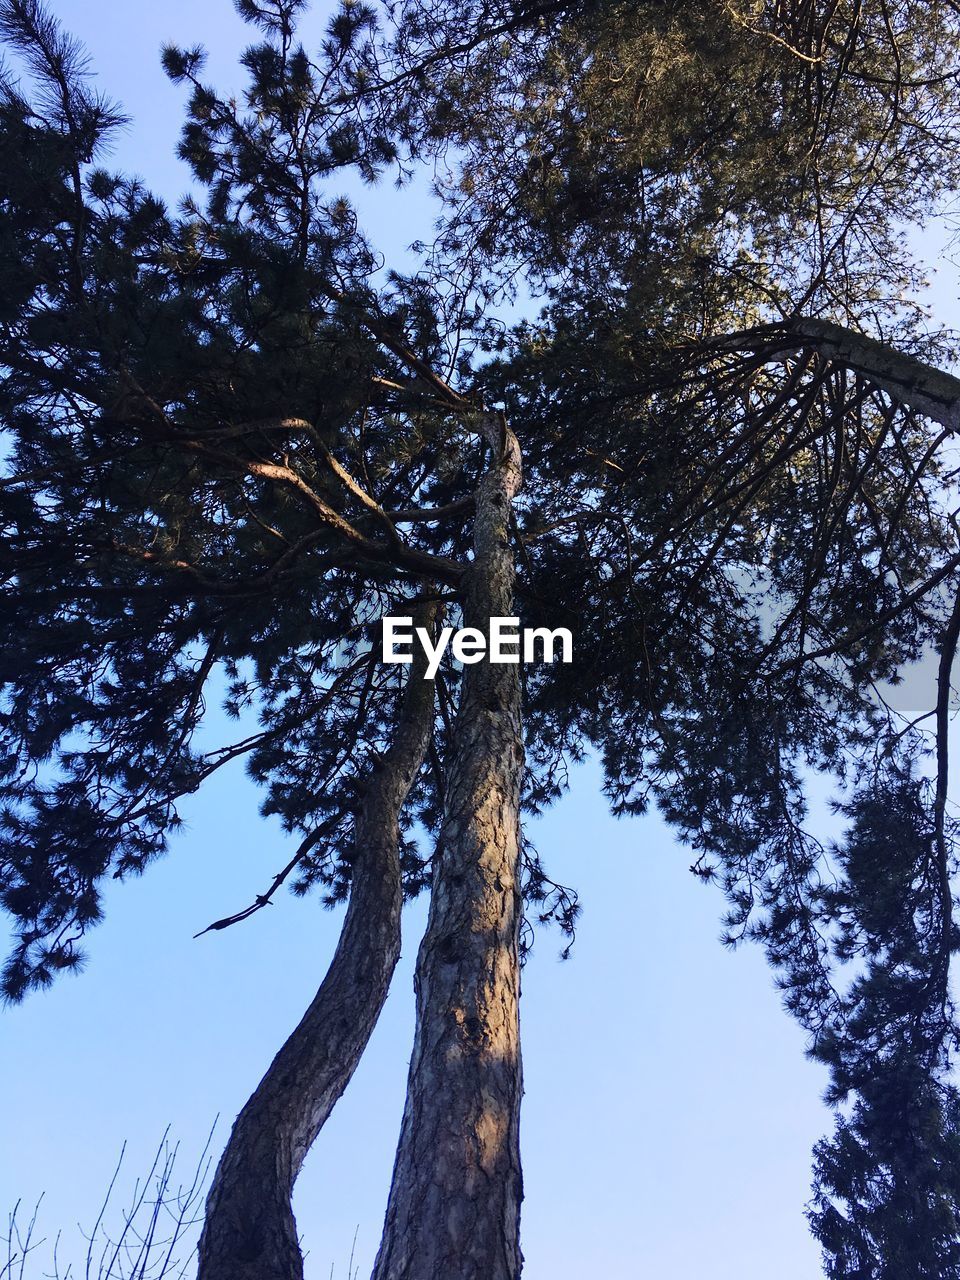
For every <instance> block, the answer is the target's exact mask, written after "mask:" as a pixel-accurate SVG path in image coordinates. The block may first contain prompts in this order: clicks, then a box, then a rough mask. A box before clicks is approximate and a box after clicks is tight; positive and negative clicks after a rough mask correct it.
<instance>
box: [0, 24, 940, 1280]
mask: <svg viewBox="0 0 960 1280" xmlns="http://www.w3.org/2000/svg"><path fill="white" fill-rule="evenodd" d="M51 7H52V9H53V11H54V12H55V13H56V14H57V15H58V16H59V17H60V18H61V19H62V20H63V22H64V24H65V25H66V26H67V27H68V28H69V29H71V30H72V31H73V32H74V33H75V34H76V35H78V36H79V37H80V38H81V39H82V40H83V41H84V43H85V44H86V45H87V47H88V49H89V51H90V53H91V55H92V60H93V64H94V66H95V67H96V68H97V69H98V70H99V71H100V73H101V75H100V81H101V84H102V86H103V88H104V89H105V90H106V91H107V92H109V93H110V94H111V95H112V96H114V97H115V98H118V99H119V100H120V101H121V102H122V104H123V105H124V107H125V108H126V110H127V111H128V112H129V114H130V115H131V116H132V117H133V124H132V125H131V127H130V128H129V129H128V130H126V131H125V132H124V134H123V135H122V136H121V137H120V139H119V140H118V144H117V147H116V150H115V154H114V157H113V160H114V162H115V163H116V164H117V165H118V166H120V167H123V168H126V169H133V170H136V171H139V172H140V173H141V174H142V175H143V176H144V178H145V179H146V180H147V182H148V185H150V186H151V187H153V188H154V189H155V190H157V191H159V192H161V193H162V194H164V195H166V196H168V197H175V196H176V195H177V194H178V193H179V191H181V190H182V189H183V188H184V186H185V184H186V181H187V177H186V174H185V172H184V171H183V169H182V167H181V166H180V165H179V164H178V162H177V161H176V160H175V158H174V156H173V148H174V145H175V142H176V137H177V133H178V128H179V122H180V118H181V105H182V101H183V94H182V92H181V90H179V89H177V88H175V87H173V86H171V85H170V84H169V83H168V82H167V81H166V79H165V78H164V77H163V75H162V73H161V72H160V69H159V57H158V53H159V47H160V44H161V43H162V42H163V41H164V40H176V41H181V42H183V43H188V44H190V43H195V42H202V43H205V44H206V45H207V46H208V47H209V48H210V50H211V60H210V66H209V72H210V77H211V78H212V79H213V80H215V81H216V82H217V83H218V84H220V85H221V86H222V87H226V86H229V85H231V84H232V85H234V86H237V87H239V86H240V85H241V84H242V78H241V75H240V73H239V71H237V69H236V54H237V51H238V50H239V48H241V47H242V45H243V44H244V43H245V42H246V41H247V40H248V39H249V34H248V31H247V29H245V28H244V27H243V26H242V24H241V23H240V22H239V21H238V19H237V18H236V16H235V14H234V11H233V7H232V5H231V4H230V3H229V0H203V3H202V4H201V3H197V2H196V0H190V2H189V3H188V2H187V0H166V2H165V3H163V4H136V5H134V4H130V5H121V4H118V3H117V2H116V0H56V2H55V3H54V4H53V5H52V6H51ZM320 27H321V23H320V21H319V19H318V18H316V17H314V18H311V19H308V22H307V24H306V31H307V35H308V36H309V34H310V31H311V30H312V31H314V32H319V30H320ZM365 206H366V210H365V213H366V217H365V221H366V225H367V226H368V227H369V228H370V230H371V231H372V233H373V235H374V237H375V239H377V241H378V242H379V244H380V247H381V248H382V249H383V250H384V251H385V252H386V253H387V254H388V255H394V254H396V253H397V252H399V251H400V250H402V248H403V246H404V245H405V244H406V243H407V242H409V241H412V240H414V239H416V238H418V237H420V236H423V235H425V234H427V233H428V230H429V227H428V226H425V225H424V224H425V223H428V221H429V218H430V216H431V214H430V210H429V207H428V206H427V204H426V203H425V202H424V201H423V200H422V198H420V197H417V196H413V197H411V196H406V197H404V198H402V199H400V200H398V197H397V196H396V195H395V193H394V192H393V191H392V189H391V188H390V187H389V186H387V187H385V188H382V189H377V190H376V191H374V192H373V193H372V194H371V195H370V196H369V197H368V198H367V199H366V200H365ZM941 297H942V298H943V301H944V302H946V303H948V304H949V305H950V306H951V307H954V308H955V294H954V295H953V296H951V295H950V292H949V290H948V289H947V287H946V286H944V287H943V288H942V289H941ZM954 314H955V311H954ZM185 816H186V818H187V828H186V830H185V832H184V833H183V834H182V835H181V836H180V838H179V839H177V840H176V842H175V844H174V847H173V849H172V852H171V854H170V856H169V857H168V858H166V859H165V860H164V861H163V862H161V863H158V864H156V865H155V866H154V867H153V868H152V869H151V870H150V871H149V872H148V873H147V874H146V875H145V876H144V877H143V878H142V879H141V880H139V881H136V882H131V883H129V884H125V885H121V886H111V890H110V894H109V901H108V916H107V922H106V923H105V924H104V925H103V926H102V927H101V928H100V929H99V930H98V931H97V932H96V934H95V935H94V936H93V937H92V938H91V942H90V947H89V954H90V962H89V965H88V968H87V970H86V972H85V973H84V974H83V975H82V976H81V977H79V978H77V979H66V980H63V981H61V982H60V983H59V984H58V985H57V986H56V987H55V988H54V989H53V990H52V991H50V992H49V993H45V994H43V995H40V996H34V997H32V998H30V999H29V1000H28V1001H27V1003H26V1004H25V1005H23V1006H21V1007H19V1008H15V1009H9V1010H6V1011H4V1012H2V1013H0V1034H2V1036H3V1045H4V1052H3V1055H2V1058H0V1097H2V1098H3V1100H4V1102H3V1109H2V1112H0V1135H2V1136H0V1149H2V1150H4V1151H5V1152H6V1154H7V1159H6V1160H5V1161H4V1162H3V1168H2V1169H0V1214H2V1213H3V1212H4V1211H5V1209H6V1207H8V1206H10V1207H12V1205H13V1203H14V1202H15V1201H16V1200H17V1199H18V1198H22V1200H23V1202H24V1203H25V1204H27V1205H30V1204H32V1203H33V1201H35V1200H36V1198H37V1197H38V1196H39V1195H40V1193H41V1192H43V1193H45V1198H44V1205H43V1208H42V1212H41V1222H42V1225H43V1226H44V1228H45V1229H46V1230H47V1231H48V1232H55V1231H56V1230H57V1229H60V1228H62V1229H63V1230H64V1245H63V1250H64V1252H65V1253H66V1255H67V1256H70V1254H71V1246H73V1251H74V1252H79V1249H80V1245H81V1244H82V1241H81V1240H80V1237H79V1236H78V1235H77V1233H76V1232H75V1231H74V1230H73V1227H74V1224H75V1223H77V1222H78V1221H79V1222H80V1223H81V1224H84V1225H89V1224H90V1223H92V1221H93V1219H94V1217H95V1215H96V1209H97V1205H98V1203H99V1199H100V1196H101V1194H102V1191H103V1190H104V1188H105V1186H106V1184H107V1181H108V1180H109V1175H110V1172H111V1170H112V1167H113V1165H114V1163H115V1161H116V1157H117V1154H118V1152H119V1150H120V1147H121V1145H122V1143H123V1142H124V1141H125V1140H126V1141H127V1142H128V1159H127V1164H126V1166H125V1167H126V1175H121V1180H120V1185H121V1187H124V1186H126V1185H127V1181H128V1179H129V1180H132V1178H133V1176H134V1175H135V1174H136V1173H137V1172H139V1171H141V1170H142V1168H143V1167H144V1166H145V1164H146V1163H147V1162H148V1159H149V1156H150V1154H151V1153H152V1150H153V1148H154V1147H155V1146H156V1143H157V1141H158V1139H159V1137H160V1135H161V1133H162V1132H163V1130H164V1128H165V1127H166V1126H167V1125H168V1124H169V1125H170V1126H171V1128H172V1132H173V1133H174V1135H175V1136H176V1137H178V1138H179V1139H180V1140H181V1141H182V1143H183V1146H184V1151H185V1170H186V1165H187V1164H189V1157H190V1155H191V1153H193V1152H197V1151H199V1149H200V1147H201V1146H202V1144H203V1140H204V1137H205V1135H206V1133H207V1131H208V1129H209V1127H210V1125H211V1123H212V1122H213V1120H214V1117H215V1116H216V1115H217V1114H219V1115H220V1116H221V1121H220V1126H219V1141H222V1140H223V1139H224V1138H225V1136H226V1131H227V1128H228V1125H229V1122H230V1120H231V1119H232V1117H233V1115H234V1114H235V1113H236V1111H237V1110H238V1109H239V1107H240V1106H241V1105H242V1103H243V1101H244V1100H245V1098H246V1096H247V1095H248V1093H249V1092H250V1091H251V1090H252V1088H253V1087H254V1086H255V1084H256V1083H257V1080H258V1079H259V1077H260V1075H261V1073H262V1071H263V1070H264V1068H265V1067H266V1065H267V1063H268V1062H269V1060H270V1058H271V1057H272V1055H273V1053H274V1052H275V1050H276V1048H277V1047H278V1046H279V1044H280V1043H281V1041H282V1039H283V1038H284V1036H285V1035H286V1034H287V1033H288V1031H289V1030H290V1029H291V1028H292V1027H293V1025H294V1024H295V1023H296V1021H297V1020H298V1018H299V1016H300V1014H301V1012H302V1011H303V1008H304V1007H305V1006H306V1004H307V1003H308V1001H309V999H310V997H311V996H312V994H313V991H314V989H315V987H316V985H317V983H318V982H319V980H320V979H321V977H322V975H323V972H324V969H325V967H326V964H327V961H328V959H329V957H330V956H331V954H332V951H333V947H334V945H335V942H336V936H337V931H338V929H339V925H340V919H341V915H340V913H339V912H336V913H330V912H325V911H323V910H322V909H321V908H320V906H319V902H318V900H316V899H307V900H305V901H297V900H294V899H292V898H289V897H281V898H280V899H279V900H278V902H277V905H276V906H274V907H272V908H271V909H270V910H267V911H263V912H261V913H260V914H259V915H257V916H256V917H254V918H253V919H252V920H250V921H249V922H247V923H246V924H244V925H242V926H239V927H237V928H235V929H232V930H229V931H227V932H225V933H220V934H214V935H208V936H207V937H204V938H202V939H199V940H196V941H195V940H194V939H193V934H194V933H196V932H197V930H198V929H201V928H202V927H203V926H204V925H206V924H207V923H209V922H210V921H211V920H213V919H215V918H217V917H219V916H222V915H224V914H226V913H228V912H229V911H232V910H235V909H237V908H239V907H242V906H244V905H246V904H247V902H249V900H250V899H251V897H252V896H253V895H254V894H255V893H256V892H258V891H259V890H260V889H262V888H263V886H264V885H265V884H266V883H267V882H268V881H269V879H270V877H271V876H272V874H273V873H274V872H275V871H276V870H278V869H279V867H280V866H282V865H283V864H284V863H285V862H286V861H287V859H288V857H289V848H288V844H287V842H286V840H285V838H284V837H283V835H282V833H281V832H280V830H279V828H278V827H277V826H276V825H275V824H273V823H271V822H269V821H264V820H263V819H261V818H260V817H259V816H258V813H257V796H256V793H255V791H254V789H253V787H252V785H251V784H250V783H249V782H248V781H247V780H246V779H245V777H244V775H243V772H242V769H241V768H239V767H237V768H235V769H234V770H233V771H232V772H229V771H227V772H224V773H223V774H222V775H220V776H217V777H215V778H214V779H213V780H212V781H211V783H210V784H209V785H208V786H207V787H205V789H204V791H203V793H202V795H201V796H199V797H194V798H193V800H192V801H191V802H190V804H189V805H188V806H186V808H185ZM534 834H535V839H536V841H537V843H538V845H539V847H540V848H541V850H542V852H543V853H544V855H545V857H546V859H547V865H548V869H549V870H550V872H551V874H552V875H553V876H554V878H556V879H558V880H565V881H566V882H568V883H573V884H575V885H576V887H577V888H578V889H579V890H580V892H581V894H582V897H583V900H584V903H585V914H584V917H583V921H582V927H581V929H580V934H579V940H578V942H577V945H576V948H575V950H574V954H573V958H572V959H571V960H570V961H569V962H567V963H565V964H561V963H559V962H558V960H557V953H558V949H559V941H558V939H557V938H556V937H555V936H553V935H551V934H549V933H547V934H543V935H541V937H540V939H539V942H538V946H537V950H536V952H535V955H534V957H533V959H532V960H531V962H530V963H529V965H528V967H527V969H526V971H525V974H524V1002H523V1035H524V1061H525V1076H526V1090H527V1096H526V1099H525V1104H524V1115H523V1150H524V1163H525V1179H526V1200H525V1208H524V1252H525V1255H526V1259H527V1264H526V1268H525V1272H524V1274H525V1277H526V1280H574V1278H575V1277H576V1278H577V1280H580V1278H581V1277H583V1276H584V1275H589V1276H596V1277H604V1278H609V1280H634V1278H639V1277H644V1276H651V1277H652V1276H658V1277H659V1276H663V1275H669V1276H671V1277H676V1278H678V1280H685V1278H686V1277H690V1278H691V1280H692V1278H693V1277H700V1276H703V1275H709V1276H710V1277H711V1280H734V1277H736V1278H737V1280H767V1277H768V1276H769V1275H770V1274H771V1271H774V1272H775V1273H776V1275H777V1276H778V1278H779V1280H801V1278H803V1280H809V1278H811V1277H815V1276H816V1275H817V1274H819V1265H818V1250H817V1248H816V1246H815V1244H814V1243H813V1241H812V1240H811V1239H810V1238H809V1236H808V1233H807V1230H806V1225H805V1222H804V1219H803V1216H802V1209H803V1205H804V1202H805V1200H806V1198H807V1195H808V1186H809V1161H810V1148H811V1146H812V1144H813V1143H814V1141H816V1139H817V1138H818V1137H819V1136H820V1135H821V1134H822V1133H824V1132H825V1131H827V1130H828V1128H829V1127H830V1125H831V1120H830V1117H829V1116H828V1114H827V1112H826V1111H825V1109H824V1108H823V1106H822V1105H821V1102H820V1092H821V1089H822V1087H823V1084H824V1080H823V1078H822V1074H821V1072H820V1071H819V1070H818V1069H817V1068H815V1067H814V1066H812V1065H811V1064H810V1063H808V1062H806V1061H805V1059H804V1057H803V1052H802V1048H803V1038H802V1036H801V1034H800V1032H799V1031H798V1030H797V1028H796V1027H795V1026H794V1025H793V1024H792V1023H791V1022H790V1021H789V1019H788V1018H787V1017H786V1015H785V1014H783V1013H782V1012H781V1010H780V1007H779V1001H778V997H777V995H776V993H775V991H774V990H773V985H772V981H771V978H770V976H769V973H768V971H767V969H766V967H765V965H764V963H763V960H762V957H761V956H760V955H759V954H758V953H757V952H755V951H753V950H743V951H740V952H737V953H735V954H730V953H728V952H725V951H724V950H723V949H722V948H721V946H720V944H719V943H718V941H717V935H718V932H719V925H718V919H719V915H720V912H721V910H722V902H721V899H720V895H719V893H718V892H716V891H715V890H712V889H710V888H705V887H703V886H702V885H701V884H700V883H699V882H697V881H696V880H695V879H694V877H692V876H691V875H690V874H689V873H688V871H687V866H688V864H689V862H690V860H691V859H690V857H689V856H688V855H687V854H686V853H685V851H684V850H683V849H681V848H678V847H677V846H676V845H675V843H674V841H673V839H672V837H671V835H670V834H669V832H667V831H666V830H665V828H664V827H663V826H662V824H660V823H659V821H658V820H657V819H656V818H649V819H644V820H642V821H638V820H633V821H630V822H616V821H614V820H613V819H612V818H610V817H609V815H608V814H607V812H606V809H605V805H604V802H603V799H602V797H601V796H600V794H599V788H598V777H597V772H596V769H595V768H594V766H592V765H589V764H588V765H587V766H585V767H584V768H583V769H581V770H580V771H579V772H578V773H577V774H576V775H575V778H574V783H573V787H572V790H571V792H570V794H569V795H568V796H567V798H566V799H565V800H564V801H563V802H562V803H561V804H560V805H559V806H558V807H557V808H556V809H555V810H554V811H553V812H551V813H550V814H548V815H547V816H546V817H545V818H544V819H543V820H542V821H540V822H539V823H537V824H536V828H535V832H534ZM422 923H423V907H422V905H420V904H418V905H416V906H415V907H413V908H411V909H410V910H409V911H408V914H407V918H406V922H405V945H404V956H403V959H402V961H401V965H400V968H399V970H398V972H397V975H396V980H395V982H394V987H393V992H392V995H391V997H390V1000H389V1002H388V1005H387V1008H386V1011H385V1013H384V1017H383V1019H382V1021H381V1024H380V1026H379V1027H378V1029H377V1031H376V1033H375V1036H374V1039H373V1041H372V1043H371V1045H370V1048H369V1051H368V1053H367V1055H366V1057H365V1058H364V1060H363V1062H362V1064H361V1066H360V1069H359V1071H358V1073H357V1075H356V1077H355V1079H354V1081H353V1083H352V1085H351V1087H350V1089H349V1090H348V1092H347V1095H346V1096H345V1097H344V1099H343V1100H342V1101H341V1103H340V1104H339V1106H338V1108H337V1109H336V1111H335V1112H334V1115H333V1117H332V1119H331V1121H330V1122H329V1124H328V1126H327V1128H326V1129H325V1130H324V1132H323V1134H322V1136H321V1138H320V1141H319V1142H318V1144H317V1146H316V1148H315V1150H314V1151H313V1152H312V1153H311V1155H310V1157H309V1159H308V1161H307V1164H306V1167H305V1169H304V1173H303V1175H302V1178H301V1181H300V1184H299V1186H298V1189H297V1196H296V1210H297V1217H298V1222H299V1225H300V1228H301V1232H302V1234H303V1236H304V1241H305V1244H306V1246H307V1248H308V1250H309V1256H308V1264H307V1265H308V1274H312V1275H313V1276H314V1277H317V1278H318V1280H319V1278H321V1277H324V1278H325V1277H327V1276H328V1275H329V1274H330V1268H331V1265H333V1266H334V1267H335V1275H336V1276H338V1277H342V1276H345V1275H346V1263H347V1258H348V1256H349V1254H350V1249H351V1242H352V1240H353V1237H354V1232H355V1231H356V1232H357V1252H356V1261H357V1263H358V1265H359V1269H360V1274H361V1276H363V1275H364V1274H366V1273H367V1272H368V1270H369V1266H370V1264H371V1262H372V1259H373V1255H374V1253H375V1250H376V1244H377V1240H378V1238H379V1231H380V1223H381V1219H382V1214H383V1207H384V1204H385V1200H386V1192H387V1187H388V1184H389V1176H390V1167H391V1163H392V1157H393V1149H394V1146H395V1142H396V1137H397V1133H398V1129H399V1122H400V1113H401V1108H402V1102H403V1089H404V1083H405V1074H406V1066H407V1060H408V1056H409V1048H410V1042H411V1038H412V1014H413V999H412V985H411V974H412V959H413V956H414V955H415V952H416V945H417V940H418V934H419V930H420V928H421V927H422ZM39 1271H40V1268H39V1267H38V1268H37V1269H36V1272H35V1274H39Z"/></svg>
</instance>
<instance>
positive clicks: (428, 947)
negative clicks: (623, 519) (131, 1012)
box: [373, 415, 523, 1280]
mask: <svg viewBox="0 0 960 1280" xmlns="http://www.w3.org/2000/svg"><path fill="white" fill-rule="evenodd" d="M484 427H485V430H484V434H485V435H486V436H487V439H488V441H489V442H490V444H491V447H492V449H493V450H494V459H495V461H494V465H493V466H492V467H491V469H490V470H489V471H488V472H487V474H486V475H485V476H484V478H483V480H482V481H481V484H480V487H479V491H478V494H477V502H476V517H475V525H474V550H475V556H474V559H473V561H472V563H471V565H470V567H469V569H468V571H467V573H466V575H465V579H464V582H463V593H464V594H463V605H464V621H465V624H466V625H467V626H476V627H479V628H481V629H482V630H484V631H486V630H487V628H488V620H489V618H490V617H492V616H498V615H499V616H504V617H507V616H510V615H511V614H512V611H513V582H514V568H513V557H512V553H511V550H510V536H509V520H510V507H511V500H512V498H513V495H514V493H515V492H516V490H517V488H518V486H519V483H520V460H519V451H518V448H517V443H516V439H515V437H514V436H513V434H512V432H510V431H509V429H508V428H507V425H506V422H505V421H504V419H503V417H502V415H490V417H489V418H486V419H485V420H484ZM522 769H523V740H522V735H521V724H520V677H519V667H518V666H514V665H500V664H498V665H491V664H490V663H489V662H488V661H486V660H484V661H483V662H481V663H478V664H476V665H469V666H465V667H464V670H463V677H462V684H461V693H460V705H459V709H458V713H457V718H456V722H455V727H454V741H453V748H452V760H451V764H450V767H449V770H448V773H447V794H446V803H445V813H444V820H443V827H442V832H441V842H440V853H439V858H438V865H437V867H436V869H435V873H434V883H433V892H432V896H431V904H430V915H429V920H428V924H427V929H426V933H425V935H424V938H423V942H422V945H421V947H420V952H419V956H418V960H417V974H416V992H417V1031H416V1038H415V1042H414V1050H413V1057H412V1060H411V1064H410V1073H409V1078H408V1083H407V1100H406V1107H405V1110H404V1116H403V1125H402V1130H401V1136H400V1145H399V1149H398V1152H397V1159H396V1164H395V1166H394V1173H393V1184H392V1187H391V1191H390V1199H389V1204H388V1207H387V1215H386V1222H385V1226H384V1235H383V1239H382V1242H381V1246H380V1252H379V1255H378V1257H377V1262H376V1265H375V1268H374V1273H373V1274H374V1280H514V1278H515V1277H516V1276H518V1275H519V1272H520V1265H521V1260H522V1259H521V1254H520V1245H519V1217H520V1200H521V1195H522V1186H521V1174H520V1153H519V1109H520V1097H521V1093H522V1078H521V1066H520V1038H519V996H520V977H519V957H518V929H519V921H520V893H519V879H518V860H519V797H520V783H521V775H522Z"/></svg>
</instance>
